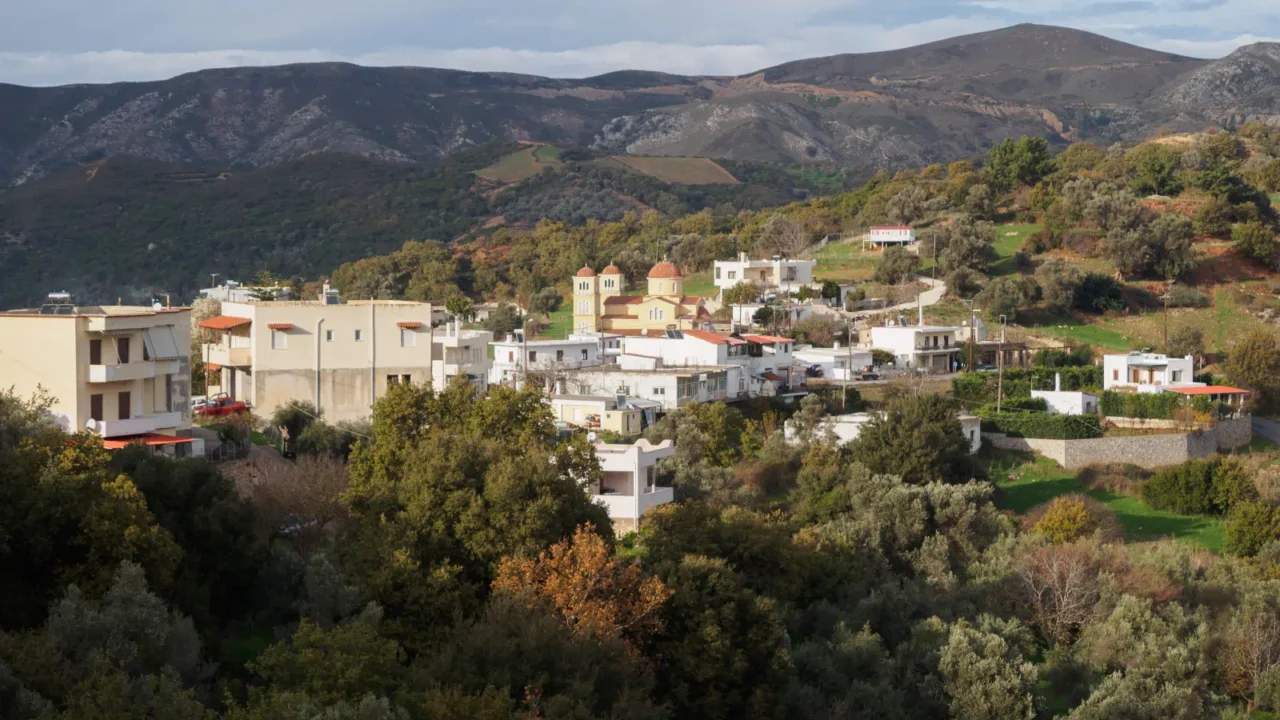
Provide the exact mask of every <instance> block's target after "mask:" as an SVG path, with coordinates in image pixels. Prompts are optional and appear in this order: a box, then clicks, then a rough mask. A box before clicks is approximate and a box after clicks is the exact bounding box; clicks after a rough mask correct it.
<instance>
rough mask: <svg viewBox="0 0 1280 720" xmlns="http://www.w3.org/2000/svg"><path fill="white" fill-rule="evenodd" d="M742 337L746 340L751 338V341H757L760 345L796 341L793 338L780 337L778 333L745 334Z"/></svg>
mask: <svg viewBox="0 0 1280 720" xmlns="http://www.w3.org/2000/svg"><path fill="white" fill-rule="evenodd" d="M742 337H743V338H744V339H746V340H750V341H751V342H753V343H757V344H760V345H773V344H774V343H789V342H794V340H792V339H791V338H788V337H778V336H777V335H743V336H742Z"/></svg>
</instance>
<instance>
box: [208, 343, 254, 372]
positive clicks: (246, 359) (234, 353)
mask: <svg viewBox="0 0 1280 720" xmlns="http://www.w3.org/2000/svg"><path fill="white" fill-rule="evenodd" d="M205 356H206V362H209V363H212V364H214V365H227V366H230V367H249V366H250V365H253V349H252V348H247V347H246V348H241V347H227V346H226V345H206V346H205Z"/></svg>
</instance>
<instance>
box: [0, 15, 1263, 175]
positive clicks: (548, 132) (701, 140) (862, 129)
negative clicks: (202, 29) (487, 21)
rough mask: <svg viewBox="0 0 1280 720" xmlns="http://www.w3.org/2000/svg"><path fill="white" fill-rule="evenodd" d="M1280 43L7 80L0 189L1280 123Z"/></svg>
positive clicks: (1065, 33)
mask: <svg viewBox="0 0 1280 720" xmlns="http://www.w3.org/2000/svg"><path fill="white" fill-rule="evenodd" d="M1278 58H1280V50H1278V49H1277V46H1275V45H1255V46H1251V47H1246V48H1242V49H1241V50H1239V51H1237V52H1235V53H1233V54H1232V55H1230V56H1228V57H1226V58H1223V59H1220V60H1215V61H1205V60H1195V59H1191V58H1185V57H1179V56H1176V55H1169V54H1166V53H1160V52H1155V51H1152V50H1146V49H1143V48H1139V47H1135V46H1132V45H1127V44H1124V43H1121V42H1117V41H1114V40H1110V39H1108V38H1105V37H1101V36H1098V35H1092V34H1089V33H1084V32H1080V31H1076V30H1067V29H1063V28H1054V27H1044V26H1035V25H1020V26H1016V27H1012V28H1007V29H1004V30H998V31H994V32H989V33H981V34H977V35H969V36H964V37H959V38H953V39H950V40H943V41H940V42H935V43H930V44H928V45H922V46H919V47H914V48H907V49H903V50H894V51H890V52H880V53H866V54H852V55H837V56H833V57H827V58H817V59H812V60H803V61H798V62H793V63H788V64H785V65H781V66H778V67H775V68H770V69H767V70H763V71H760V72H757V73H754V74H751V75H746V76H742V77H684V76H675V75H666V74H662V73H652V72H642V71H635V72H620V73H611V74H608V75H602V76H599V77H594V78H587V79H583V80H556V79H549V78H540V77H533V76H525V75H514V74H504V73H472V72H461V71H453V70H435V69H425V68H364V67H355V66H350V65H341V64H318V65H295V66H285V67H274V68H237V69H227V70H211V71H205V72H197V73H192V74H189V75H183V76H180V77H177V78H173V79H171V80H166V81H161V82H150V83H118V84H114V85H93V86H90V85H75V86H65V87H56V88H23V87H16V86H6V85H0V108H4V110H3V111H0V185H10V184H20V183H23V182H26V181H28V180H31V179H33V178H38V177H41V176H44V175H47V174H49V173H51V172H55V171H57V170H59V169H63V168H66V167H69V166H74V165H77V164H82V163H86V162H92V161H95V160H99V159H102V158H103V157H108V156H113V155H120V154H130V155H137V156H141V157H145V158H150V159H154V160H159V161H164V162H195V163H209V164H216V165H222V166H266V165H271V164H275V163H280V162H284V161H288V160H292V159H297V158H299V157H303V156H306V155H308V154H311V153H316V152H323V151H341V152H350V153H356V154H360V155H364V156H366V157H371V158H377V159H387V160H426V159H433V158H438V157H441V156H444V155H448V154H451V153H453V152H456V151H457V150H459V149H462V148H466V147H469V146H475V145H481V144H484V143H487V142H490V141H492V140H495V139H507V140H521V139H537V140H546V141H551V142H557V143H564V144H575V145H581V146H592V147H596V148H599V149H603V150H609V151H613V152H631V153H649V154H658V155H705V156H710V157H716V158H725V159H739V160H768V161H775V160H782V161H820V162H825V163H833V164H838V165H843V166H846V167H850V168H855V169H858V170H860V171H866V172H870V171H872V170H874V169H876V168H880V167H889V166H895V165H916V164H922V163H927V162H934V161H942V160H947V159H952V158H956V157H961V156H965V155H968V154H972V153H975V152H978V151H980V150H981V149H983V148H985V147H987V146H989V145H991V144H992V143H994V142H996V141H998V140H1000V139H1002V138H1004V137H1007V136H1010V135H1019V134H1023V133H1030V134H1036V135H1049V136H1052V137H1057V138H1060V139H1062V140H1073V139H1081V138H1083V139H1094V140H1097V141H1100V142H1110V141H1114V140H1120V139H1133V138H1137V137H1141V136H1143V135H1147V134H1150V133H1151V132H1153V131H1154V130H1155V129H1156V128H1158V127H1165V126H1172V127H1184V126H1185V127H1187V128H1198V127H1202V126H1203V125H1204V124H1206V123H1229V122H1238V121H1240V120H1244V119H1259V118H1261V119H1264V120H1270V121H1273V122H1280V108H1278V107H1277V105H1276V103H1277V97H1280V92H1278V91H1280V69H1278V68H1280V59H1278Z"/></svg>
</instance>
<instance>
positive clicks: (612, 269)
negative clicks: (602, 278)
mask: <svg viewBox="0 0 1280 720" xmlns="http://www.w3.org/2000/svg"><path fill="white" fill-rule="evenodd" d="M600 274H601V275H621V274H622V268H620V267H618V266H617V265H614V264H613V263H610V264H609V266H608V267H606V268H605V269H603V270H601V271H600Z"/></svg>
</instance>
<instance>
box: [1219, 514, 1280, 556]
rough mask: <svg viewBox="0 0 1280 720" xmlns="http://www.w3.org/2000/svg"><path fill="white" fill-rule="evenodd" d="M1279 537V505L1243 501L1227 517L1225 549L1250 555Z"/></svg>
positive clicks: (1238, 553)
mask: <svg viewBox="0 0 1280 720" xmlns="http://www.w3.org/2000/svg"><path fill="white" fill-rule="evenodd" d="M1278 539H1280V507H1277V506H1275V505H1272V504H1271V503H1268V502H1262V501H1257V500H1256V501H1253V502H1245V503H1241V504H1240V505H1238V506H1236V508H1235V509H1234V510H1233V511H1232V513H1231V515H1230V516H1229V517H1228V518H1227V542H1226V545H1225V546H1224V547H1225V549H1226V551H1227V552H1229V553H1233V554H1236V555H1244V556H1246V557H1252V556H1254V555H1257V554H1258V551H1259V550H1261V549H1262V547H1263V546H1264V545H1266V544H1267V543H1269V542H1272V541H1274V540H1278Z"/></svg>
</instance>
